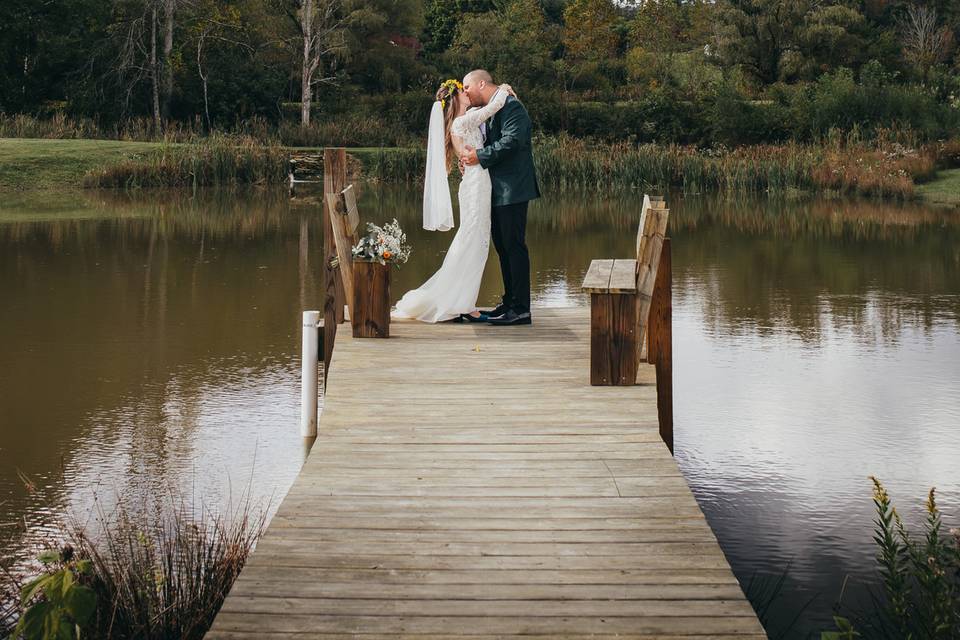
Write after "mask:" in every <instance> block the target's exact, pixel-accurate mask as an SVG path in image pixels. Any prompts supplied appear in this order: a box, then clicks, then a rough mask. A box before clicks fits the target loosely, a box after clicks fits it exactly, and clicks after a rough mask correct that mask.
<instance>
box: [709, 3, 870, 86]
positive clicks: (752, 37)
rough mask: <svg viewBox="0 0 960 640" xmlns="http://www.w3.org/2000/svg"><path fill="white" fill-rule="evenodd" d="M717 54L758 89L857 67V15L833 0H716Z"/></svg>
mask: <svg viewBox="0 0 960 640" xmlns="http://www.w3.org/2000/svg"><path fill="white" fill-rule="evenodd" d="M717 17H718V35H717V41H716V45H717V53H718V54H719V56H720V60H721V61H722V62H723V63H725V64H726V65H728V66H731V67H738V68H740V69H742V70H743V71H744V72H745V73H746V74H747V75H748V76H749V77H751V78H753V79H754V80H755V81H757V82H758V83H760V84H761V85H769V84H773V83H775V82H780V81H792V80H798V79H803V78H805V77H811V76H813V75H815V74H816V73H819V72H823V71H827V70H829V69H831V68H836V67H844V66H845V67H857V66H858V65H859V64H860V63H861V62H862V60H861V55H862V53H863V51H864V50H865V46H864V42H863V39H862V37H861V36H860V34H859V33H858V29H859V27H860V26H861V25H862V24H863V16H862V15H861V14H860V13H859V11H858V10H857V9H855V8H852V7H849V6H847V5H845V4H843V3H842V2H839V1H836V0H833V1H828V2H818V1H816V0H721V2H720V4H719V5H718V16H717Z"/></svg>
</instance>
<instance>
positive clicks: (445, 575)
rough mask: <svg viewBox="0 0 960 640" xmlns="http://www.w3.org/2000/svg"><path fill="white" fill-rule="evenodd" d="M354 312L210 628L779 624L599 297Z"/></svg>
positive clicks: (677, 630)
mask: <svg viewBox="0 0 960 640" xmlns="http://www.w3.org/2000/svg"><path fill="white" fill-rule="evenodd" d="M534 322H535V324H534V325H532V326H528V327H490V326H487V325H472V324H443V325H424V324H419V323H397V322H395V323H393V325H392V326H391V338H390V339H388V340H376V339H365V340H355V339H353V338H351V337H350V327H349V324H346V325H342V326H341V327H340V329H339V331H338V335H337V342H336V348H335V351H334V355H333V361H332V364H331V369H330V375H329V381H328V385H327V392H326V396H325V399H324V408H323V413H322V416H321V419H320V426H319V437H318V438H317V441H316V443H315V444H314V447H313V451H312V452H311V454H310V457H309V459H308V460H307V462H306V463H305V465H304V467H303V469H302V471H301V473H300V475H299V477H298V478H297V480H296V481H295V483H294V484H293V486H292V488H291V489H290V492H289V494H288V495H287V496H286V498H285V499H284V500H283V503H282V504H281V505H280V508H279V511H278V512H277V514H276V516H275V517H274V518H273V520H272V522H271V523H270V526H269V529H268V530H267V532H266V534H265V535H264V537H263V539H262V540H261V542H260V544H259V546H258V547H257V549H256V551H255V552H254V554H253V555H252V556H251V558H250V560H249V562H248V563H247V566H246V567H245V568H244V570H243V572H242V574H241V576H240V578H239V579H238V580H237V582H236V584H235V586H234V588H233V590H232V591H231V593H230V595H229V597H228V598H227V600H226V602H225V603H224V606H223V609H222V610H221V612H220V614H219V615H218V617H217V619H216V622H215V623H214V626H213V628H212V630H211V632H210V633H209V634H208V636H207V637H208V638H210V639H226V638H237V639H239V638H293V637H297V638H306V637H315V638H335V637H338V638H348V637H357V636H360V637H363V638H368V639H371V638H378V637H391V638H393V637H408V638H411V637H417V638H441V637H443V638H460V637H464V638H466V637H469V638H474V639H476V640H479V639H481V638H495V637H496V638H502V637H512V636H541V637H549V638H574V637H586V636H590V637H593V638H604V637H609V638H613V637H617V638H658V639H667V638H683V637H692V636H701V637H704V636H709V637H713V638H731V639H732V638H765V637H766V636H765V634H764V632H763V629H762V627H761V625H760V623H759V622H758V620H757V617H756V615H755V614H754V611H753V609H752V608H751V606H750V604H749V603H748V602H747V600H746V598H745V597H744V595H743V592H742V591H741V589H740V586H739V584H738V583H737V581H736V579H735V578H734V576H733V574H732V572H731V570H730V567H729V565H728V564H727V561H726V558H725V557H724V555H723V552H722V551H721V550H720V547H719V545H718V544H717V541H716V538H715V537H714V535H713V532H712V531H711V530H710V527H709V526H708V525H707V523H706V520H705V519H704V516H703V513H702V512H701V511H700V508H699V507H698V506H697V503H696V501H695V500H694V497H693V494H692V493H691V491H690V489H689V488H688V486H687V484H686V482H685V480H684V478H683V476H682V475H681V474H680V471H679V470H678V468H677V465H676V463H675V462H674V460H673V458H672V456H671V455H670V452H669V451H668V450H667V447H666V446H665V445H664V444H663V442H662V441H661V440H660V436H659V434H658V424H657V401H656V388H655V380H654V376H655V374H654V372H653V367H649V368H647V367H645V368H644V372H643V373H642V374H641V378H642V380H643V381H644V382H645V384H641V385H638V386H632V387H591V386H590V384H589V374H590V367H589V350H590V336H589V331H590V329H589V310H588V309H582V308H581V309H535V310H534Z"/></svg>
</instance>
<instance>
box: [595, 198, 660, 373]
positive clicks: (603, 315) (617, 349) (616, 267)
mask: <svg viewBox="0 0 960 640" xmlns="http://www.w3.org/2000/svg"><path fill="white" fill-rule="evenodd" d="M669 215H670V212H669V210H668V209H667V208H666V202H665V200H664V199H663V198H660V197H650V196H645V197H644V204H643V207H642V209H641V212H640V224H639V227H638V229H637V242H636V258H633V259H622V260H621V259H616V260H611V259H604V260H594V261H593V262H591V263H590V267H589V269H587V274H586V276H585V277H584V279H583V290H584V291H585V292H587V293H589V294H590V384H592V385H632V384H636V382H637V371H638V370H639V368H640V365H641V363H642V362H644V360H649V356H650V355H655V354H651V351H655V350H656V345H655V346H654V348H653V349H650V348H649V346H648V348H646V349H645V337H646V335H647V334H648V333H649V331H648V327H649V324H650V323H649V319H650V310H651V306H652V303H653V298H654V289H655V285H656V282H657V273H658V271H659V269H660V262H661V255H662V254H663V246H664V239H665V235H666V231H667V219H668V217H669Z"/></svg>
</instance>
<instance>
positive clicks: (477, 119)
mask: <svg viewBox="0 0 960 640" xmlns="http://www.w3.org/2000/svg"><path fill="white" fill-rule="evenodd" d="M506 100H507V93H506V92H505V91H500V92H498V93H497V94H495V95H494V97H493V99H491V100H490V103H489V104H487V105H486V106H484V107H480V108H478V109H471V110H469V111H467V112H466V113H465V114H463V115H462V116H460V117H458V118H457V119H455V120H454V121H453V124H452V125H451V132H452V133H453V134H454V135H456V136H459V137H460V138H462V139H463V142H464V144H468V145H470V146H471V147H474V148H477V149H479V148H480V147H482V146H483V136H482V135H481V133H480V124H481V123H483V122H485V121H487V120H489V119H490V118H491V117H493V115H494V114H495V113H496V112H497V111H499V110H500V109H501V108H502V107H503V104H504V103H505V102H506ZM490 199H491V187H490V174H489V173H488V172H487V170H486V169H484V168H483V167H481V166H480V165H479V164H475V165H470V166H468V167H467V168H466V170H465V171H464V173H463V179H462V180H461V181H460V191H459V192H458V197H457V200H458V201H459V203H460V228H459V229H458V230H457V233H456V235H455V236H454V237H453V242H451V243H450V248H449V249H448V250H447V255H446V256H445V257H444V259H443V264H442V265H441V266H440V269H438V270H437V272H436V273H434V274H433V275H432V276H431V277H430V279H429V280H427V281H426V282H425V283H423V285H421V286H420V288H418V289H413V290H412V291H408V292H407V293H405V294H404V296H403V298H401V299H400V301H399V302H398V303H397V306H396V308H395V309H394V310H393V313H392V315H393V317H394V318H413V319H416V320H420V321H422V322H443V321H444V320H450V319H452V318H457V317H459V316H460V314H461V313H473V312H474V311H476V310H477V296H478V295H479V293H480V279H481V278H482V277H483V268H484V267H485V266H486V264H487V255H488V254H489V253H490Z"/></svg>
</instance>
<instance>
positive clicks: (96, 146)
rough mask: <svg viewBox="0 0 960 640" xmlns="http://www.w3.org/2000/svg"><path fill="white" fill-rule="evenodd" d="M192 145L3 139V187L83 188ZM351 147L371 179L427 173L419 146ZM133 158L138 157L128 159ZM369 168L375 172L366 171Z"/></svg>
mask: <svg viewBox="0 0 960 640" xmlns="http://www.w3.org/2000/svg"><path fill="white" fill-rule="evenodd" d="M187 144H189V143H171V144H166V145H165V144H164V143H162V142H127V141H116V140H72V139H71V140H59V139H58V140H47V139H38V138H0V191H6V192H10V191H19V192H27V191H44V190H46V191H49V190H59V189H79V188H82V187H84V183H85V177H87V176H88V174H96V173H99V172H101V171H104V170H109V169H113V168H117V167H118V166H121V167H122V166H126V168H127V171H126V172H125V175H126V173H130V170H132V169H136V168H140V169H143V168H149V166H148V165H151V164H152V161H150V160H148V159H147V158H143V156H144V155H149V154H151V153H156V152H159V151H161V150H162V149H164V148H166V149H177V148H182V147H185V146H186V145H187ZM291 150H292V149H291ZM296 150H297V151H315V152H322V148H317V147H302V148H296ZM348 151H349V153H350V154H351V155H353V156H355V157H356V158H357V159H358V160H359V161H360V162H361V163H362V164H363V166H364V172H365V173H367V175H366V177H368V178H373V179H377V180H389V181H404V180H407V179H411V176H413V175H414V174H417V176H418V177H419V175H420V173H422V160H421V159H419V155H420V153H419V151H418V150H401V149H392V148H384V149H379V148H376V147H359V148H351V149H348ZM184 155H189V154H184ZM138 156H139V158H138ZM131 160H135V161H134V162H129V161H131ZM408 165H409V166H408ZM367 169H369V170H370V171H369V172H367ZM276 171H281V172H282V173H283V174H284V175H286V166H283V167H279V168H277V169H275V170H274V172H276ZM87 181H89V179H88V180H87ZM8 197H9V193H8Z"/></svg>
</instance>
